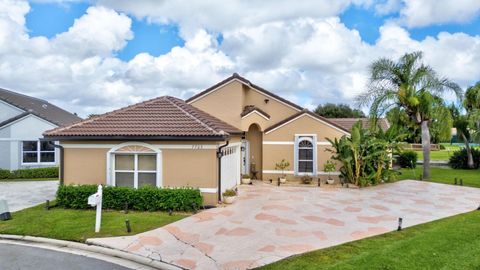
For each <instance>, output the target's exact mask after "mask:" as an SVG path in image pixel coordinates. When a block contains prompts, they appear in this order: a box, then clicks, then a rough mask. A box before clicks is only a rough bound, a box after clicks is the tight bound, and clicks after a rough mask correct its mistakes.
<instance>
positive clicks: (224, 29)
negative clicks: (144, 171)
mask: <svg viewBox="0 0 480 270" xmlns="http://www.w3.org/2000/svg"><path fill="white" fill-rule="evenodd" d="M315 2H316V1H315ZM333 2H336V1H324V2H321V5H324V6H325V8H324V9H323V10H317V9H316V8H311V7H312V5H313V4H312V2H309V1H301V2H299V4H298V5H293V6H290V9H289V8H288V7H289V5H288V3H287V2H284V1H275V2H271V1H262V2H260V3H261V4H260V5H258V6H256V9H258V10H253V8H252V6H253V5H252V4H251V3H250V4H248V5H247V4H244V2H243V1H232V2H231V4H230V5H226V4H221V3H223V2H221V3H220V2H215V1H201V2H193V3H192V4H191V5H181V6H175V5H176V4H178V3H177V2H175V1H168V2H165V3H164V4H163V5H158V4H157V5H153V4H151V3H150V2H147V4H146V5H145V4H144V5H140V4H138V5H133V6H131V7H130V4H129V2H120V3H121V4H122V5H127V7H128V8H131V9H132V10H126V11H128V13H131V14H136V15H137V16H140V17H144V16H148V17H150V18H151V19H152V20H154V21H162V20H164V21H169V22H176V23H179V24H181V25H180V27H181V28H182V29H183V31H184V37H185V45H184V46H177V47H174V48H172V49H171V51H170V52H168V53H167V54H164V55H161V56H158V57H155V56H152V55H150V54H148V53H141V54H138V55H136V56H135V57H134V58H133V59H131V60H130V61H122V60H120V59H119V58H117V57H116V56H115V53H116V52H118V51H119V50H121V49H122V48H123V47H124V46H125V45H126V43H127V42H128V41H129V40H130V39H131V38H132V37H133V33H132V31H131V19H130V18H129V17H127V16H126V15H125V14H122V13H119V11H114V10H112V9H110V8H107V7H103V6H95V7H90V8H89V9H88V10H87V13H86V14H85V15H83V16H82V17H81V18H79V19H77V20H76V21H75V23H74V24H73V25H72V27H70V29H68V31H66V32H64V33H60V34H58V35H57V36H55V37H53V38H51V39H47V38H45V37H30V36H29V35H28V30H27V29H25V15H26V14H27V13H28V11H29V6H28V4H27V3H25V2H21V1H10V0H0V82H1V83H2V85H1V86H2V87H7V88H11V89H13V90H18V91H22V92H24V93H26V94H31V95H34V96H38V97H41V98H46V99H48V100H50V101H52V102H54V103H57V104H58V105H60V106H63V107H65V108H67V109H69V110H72V111H76V112H78V113H80V114H81V115H82V116H86V115H88V114H90V113H99V112H104V111H107V110H112V109H115V108H118V107H121V106H124V105H127V104H130V103H133V102H138V101H141V100H145V99H148V98H152V97H156V96H160V95H173V96H177V97H181V98H187V97H189V96H190V95H192V94H193V93H194V92H198V91H200V90H202V89H204V88H206V87H208V86H210V85H212V84H214V83H216V82H218V81H220V80H222V79H223V78H225V77H226V76H228V75H230V74H231V73H233V72H239V73H240V74H242V75H244V76H246V77H247V78H248V79H250V80H251V81H253V82H254V83H256V84H258V85H261V86H264V87H265V88H267V89H270V90H273V91H275V92H276V93H278V94H280V95H282V96H284V97H286V98H288V99H289V100H292V101H294V102H298V103H299V104H301V105H305V106H308V107H309V108H312V107H314V106H315V104H319V103H324V102H347V103H348V102H351V101H352V98H353V97H354V96H355V95H356V94H358V93H359V92H361V91H362V90H363V89H364V87H365V83H366V82H367V80H368V66H369V64H370V63H371V62H372V61H373V60H375V59H377V58H379V57H389V58H393V59H396V58H397V57H399V56H401V55H402V54H404V53H406V52H411V51H416V50H422V51H424V52H425V61H426V62H427V63H428V64H430V65H432V66H433V67H434V68H435V69H436V70H437V71H438V72H439V73H440V74H441V75H445V76H448V77H449V78H450V79H453V80H455V81H457V82H459V83H460V84H461V85H462V86H467V85H468V84H470V83H472V82H473V81H474V80H476V79H478V78H480V37H479V36H470V35H467V34H462V33H454V34H449V33H440V34H439V35H438V36H436V37H427V38H426V39H424V40H421V41H417V40H414V39H412V38H411V37H410V34H409V32H408V30H407V29H406V28H404V27H402V26H399V25H398V24H395V23H392V22H390V23H387V24H385V25H384V26H382V27H381V28H380V37H379V39H378V41H377V42H376V43H375V44H368V43H365V42H364V41H363V40H362V39H361V36H360V35H359V33H358V32H357V31H356V30H353V29H349V28H348V27H346V26H345V25H344V24H343V23H342V22H341V21H340V19H339V18H338V17H336V16H335V14H336V13H338V12H340V10H342V9H344V8H345V7H346V6H345V5H348V1H346V0H345V1H342V2H336V3H333ZM115 3H116V2H115ZM115 3H113V4H112V3H110V4H112V5H114V4H115ZM148 3H150V4H148ZM212 3H215V4H218V5H217V6H216V7H217V8H216V9H215V8H212V7H211V6H209V5H211V4H212ZM229 3H230V2H229ZM329 3H331V5H330V4H329ZM107 4H108V3H107ZM354 4H358V5H365V6H368V7H371V6H373V5H374V4H373V3H372V2H370V1H358V2H355V3H354ZM385 4H387V3H385ZM127 7H123V6H122V7H120V8H122V9H127ZM175 7H176V8H175ZM208 7H210V8H208ZM308 7H310V8H308ZM193 10H195V12H194V13H195V15H196V16H191V14H192V13H189V12H193ZM239 10H241V11H242V13H239V12H238V11H239ZM272 10H275V11H276V12H267V11H272ZM166 11H169V12H170V13H167V14H168V16H167V15H165V16H164V17H162V16H161V14H162V12H166ZM277 11H278V12H277ZM295 14H298V15H297V16H295ZM234 15H235V16H234ZM194 19H195V20H194ZM223 21H224V22H225V23H224V24H222V22H223ZM218 33H221V34H222V36H223V42H222V44H218V42H217V39H216V35H217V34H218Z"/></svg>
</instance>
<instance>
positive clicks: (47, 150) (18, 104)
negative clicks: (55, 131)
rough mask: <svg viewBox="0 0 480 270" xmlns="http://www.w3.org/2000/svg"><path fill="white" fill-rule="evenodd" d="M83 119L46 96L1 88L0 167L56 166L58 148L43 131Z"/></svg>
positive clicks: (14, 168) (12, 168) (13, 168)
mask: <svg viewBox="0 0 480 270" xmlns="http://www.w3.org/2000/svg"><path fill="white" fill-rule="evenodd" d="M80 120H82V119H81V118H79V117H78V116H76V115H74V114H72V113H69V112H67V111H65V110H63V109H61V108H59V107H57V106H55V105H53V104H50V103H48V102H47V101H45V100H42V99H38V98H34V97H30V96H26V95H22V94H19V93H16V92H13V91H9V90H5V89H0V149H1V151H0V169H8V170H17V169H22V168H38V167H51V166H57V165H58V163H59V158H58V150H56V149H55V148H54V147H53V146H52V145H51V144H50V143H48V142H41V141H40V138H42V137H43V135H42V134H43V132H44V131H46V130H49V129H52V128H56V127H59V126H63V125H68V124H71V123H73V122H77V121H80Z"/></svg>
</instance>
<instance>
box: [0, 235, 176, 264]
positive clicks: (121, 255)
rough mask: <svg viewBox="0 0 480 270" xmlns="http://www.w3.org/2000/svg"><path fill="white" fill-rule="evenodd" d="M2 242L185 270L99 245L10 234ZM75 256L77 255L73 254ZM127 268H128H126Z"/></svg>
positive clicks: (1, 237) (115, 261)
mask: <svg viewBox="0 0 480 270" xmlns="http://www.w3.org/2000/svg"><path fill="white" fill-rule="evenodd" d="M0 241H4V242H5V243H11V244H23V245H28V246H32V247H37V248H48V247H53V248H69V249H72V250H79V251H83V252H91V253H94V254H101V255H103V256H105V257H108V258H110V260H104V261H109V262H111V263H116V264H119V262H118V260H123V261H130V262H134V263H136V264H139V265H142V266H146V267H147V268H154V269H162V270H179V269H183V268H180V267H178V266H175V265H172V264H168V263H165V262H160V261H158V260H153V259H149V258H146V257H143V256H140V255H135V254H132V253H127V252H124V251H120V250H116V249H111V248H106V247H101V246H98V245H89V244H82V243H78V242H71V241H65V240H58V239H51V238H44V237H35V236H28V235H25V236H23V235H10V234H0ZM40 245H43V246H40ZM45 245H46V246H45ZM57 251H62V250H61V249H57ZM63 252H67V253H68V251H66V250H63ZM73 254H75V253H73ZM77 255H82V254H77ZM83 255H85V254H83ZM90 257H92V256H90ZM92 258H96V259H100V260H101V258H98V257H92ZM123 266H125V265H123ZM126 267H128V266H126ZM137 269H138V268H137ZM140 269H141V268H140Z"/></svg>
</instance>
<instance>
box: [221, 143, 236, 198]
mask: <svg viewBox="0 0 480 270" xmlns="http://www.w3.org/2000/svg"><path fill="white" fill-rule="evenodd" d="M222 154H223V157H222V170H221V174H222V175H221V183H222V184H221V186H222V193H223V192H224V191H225V190H226V189H231V188H234V187H235V186H236V185H238V184H240V145H234V146H228V147H225V148H223V149H222Z"/></svg>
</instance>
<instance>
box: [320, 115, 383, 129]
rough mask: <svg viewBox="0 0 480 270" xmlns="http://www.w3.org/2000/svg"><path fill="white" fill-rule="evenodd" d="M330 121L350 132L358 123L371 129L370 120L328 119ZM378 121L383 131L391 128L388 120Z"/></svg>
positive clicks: (381, 119) (380, 119)
mask: <svg viewBox="0 0 480 270" xmlns="http://www.w3.org/2000/svg"><path fill="white" fill-rule="evenodd" d="M328 120H330V121H332V122H334V123H336V124H337V125H339V126H342V127H343V128H345V129H348V130H351V129H352V127H353V125H355V124H356V123H357V122H358V121H361V122H362V127H363V128H370V119H369V118H328ZM377 121H378V125H379V126H380V128H381V129H382V130H387V129H388V128H389V127H390V123H389V122H388V120H387V119H386V118H379V119H378V120H377Z"/></svg>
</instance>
